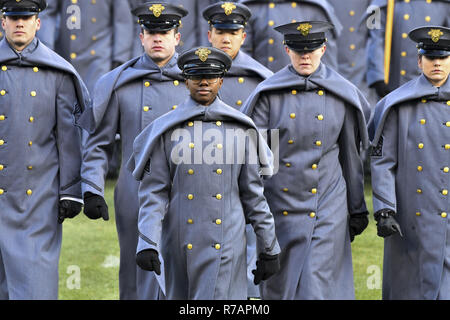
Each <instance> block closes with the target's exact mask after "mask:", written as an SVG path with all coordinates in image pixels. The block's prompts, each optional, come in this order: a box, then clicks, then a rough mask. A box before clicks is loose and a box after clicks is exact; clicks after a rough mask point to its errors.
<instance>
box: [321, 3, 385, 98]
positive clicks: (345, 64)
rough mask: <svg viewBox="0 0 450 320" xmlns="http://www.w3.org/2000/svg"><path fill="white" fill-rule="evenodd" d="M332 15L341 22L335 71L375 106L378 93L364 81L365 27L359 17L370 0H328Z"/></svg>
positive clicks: (364, 12)
mask: <svg viewBox="0 0 450 320" xmlns="http://www.w3.org/2000/svg"><path fill="white" fill-rule="evenodd" d="M328 2H330V3H331V4H332V5H333V7H334V12H335V14H336V16H337V17H338V19H339V21H340V22H341V23H342V32H341V34H340V35H339V37H338V38H337V48H338V66H339V67H338V69H337V71H338V72H339V73H340V74H341V75H342V76H343V77H344V78H346V79H347V80H350V82H352V83H353V84H354V85H355V86H357V87H358V89H359V90H361V91H362V92H363V93H364V95H365V97H366V99H367V100H368V101H369V103H370V105H371V106H372V105H373V106H375V104H376V103H377V102H378V96H377V94H376V92H375V90H374V89H373V88H369V86H368V84H367V82H366V70H367V67H366V63H367V59H366V46H367V41H368V38H369V29H368V28H367V24H366V23H365V22H366V21H364V20H363V17H364V16H366V11H367V8H369V5H370V2H371V0H347V1H346V2H345V5H342V0H328Z"/></svg>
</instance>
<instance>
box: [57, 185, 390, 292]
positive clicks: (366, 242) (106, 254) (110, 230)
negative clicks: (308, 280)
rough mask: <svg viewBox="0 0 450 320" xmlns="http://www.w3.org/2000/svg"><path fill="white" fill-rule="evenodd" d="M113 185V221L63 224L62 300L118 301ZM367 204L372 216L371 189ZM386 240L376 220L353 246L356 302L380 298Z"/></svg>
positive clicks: (109, 189) (110, 187)
mask: <svg viewBox="0 0 450 320" xmlns="http://www.w3.org/2000/svg"><path fill="white" fill-rule="evenodd" d="M113 187H114V182H112V181H108V182H107V188H106V194H105V197H106V201H107V203H108V206H109V212H110V220H109V221H108V222H104V221H103V220H98V221H91V220H88V219H87V218H86V217H85V216H84V214H80V215H79V216H78V217H76V218H75V219H74V220H72V221H69V220H67V221H66V222H64V233H63V244H62V250H61V260H60V266H59V274H60V283H59V298H60V299H62V300H116V299H118V298H119V284H118V273H119V267H118V258H119V245H118V239H117V232H116V226H115V220H114V205H113ZM366 202H367V205H368V206H369V211H370V212H371V213H372V200H371V194H370V187H369V186H368V185H367V186H366ZM382 248H383V240H382V239H381V238H379V237H377V235H376V226H375V222H374V221H373V217H372V215H371V217H370V224H369V227H368V228H367V229H366V230H365V231H364V233H363V234H362V235H360V236H358V237H356V239H355V241H354V242H353V243H352V253H353V268H354V278H355V292H356V298H357V299H359V300H377V299H380V298H381V289H380V288H379V287H380V285H381V270H382V251H383V249H382Z"/></svg>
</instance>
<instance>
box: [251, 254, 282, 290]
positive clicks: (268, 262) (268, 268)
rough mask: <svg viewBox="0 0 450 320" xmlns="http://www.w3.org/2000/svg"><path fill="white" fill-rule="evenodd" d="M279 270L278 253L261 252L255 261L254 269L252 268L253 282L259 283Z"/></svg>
mask: <svg viewBox="0 0 450 320" xmlns="http://www.w3.org/2000/svg"><path fill="white" fill-rule="evenodd" d="M279 270H280V258H279V257H278V255H274V256H269V255H268V254H265V253H261V254H260V255H259V259H258V260H257V261H256V270H252V273H253V275H254V276H255V278H254V280H253V283H254V284H255V285H258V284H260V282H261V280H267V279H269V278H270V277H271V276H273V275H274V274H275V273H277V272H278V271H279Z"/></svg>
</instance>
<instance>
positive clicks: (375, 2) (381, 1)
mask: <svg viewBox="0 0 450 320" xmlns="http://www.w3.org/2000/svg"><path fill="white" fill-rule="evenodd" d="M402 1H403V0H402ZM434 1H441V2H450V0H434ZM396 2H400V1H399V0H397V1H396ZM370 5H371V6H377V7H380V8H383V7H386V6H387V0H372V2H371V4H370Z"/></svg>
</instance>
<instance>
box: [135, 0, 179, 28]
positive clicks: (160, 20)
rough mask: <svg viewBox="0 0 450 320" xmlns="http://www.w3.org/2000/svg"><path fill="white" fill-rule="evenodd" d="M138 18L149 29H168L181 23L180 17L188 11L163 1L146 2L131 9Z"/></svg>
mask: <svg viewBox="0 0 450 320" xmlns="http://www.w3.org/2000/svg"><path fill="white" fill-rule="evenodd" d="M131 12H132V13H133V14H134V15H135V16H137V17H138V18H139V21H138V22H139V24H140V25H141V26H143V27H144V28H145V29H147V30H151V31H168V30H171V29H174V28H177V27H179V26H180V25H181V18H183V17H185V16H187V14H188V11H187V10H186V9H184V8H182V7H180V6H174V5H172V4H169V3H164V2H146V3H144V4H142V5H140V6H137V7H135V8H134V9H133V10H132V11H131Z"/></svg>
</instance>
